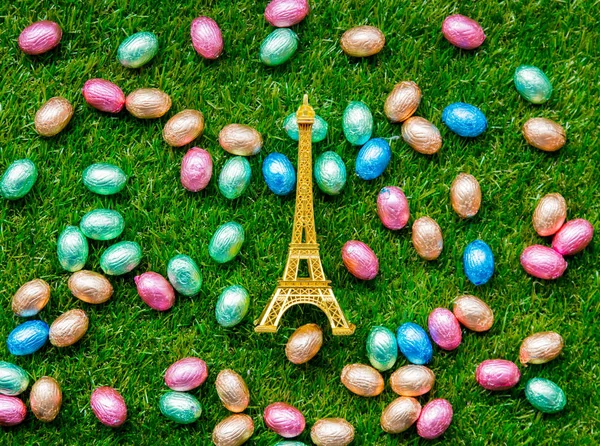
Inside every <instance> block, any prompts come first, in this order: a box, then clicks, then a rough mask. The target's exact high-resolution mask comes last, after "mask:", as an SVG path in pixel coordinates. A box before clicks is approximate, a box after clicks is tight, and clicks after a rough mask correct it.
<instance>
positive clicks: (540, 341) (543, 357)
mask: <svg viewBox="0 0 600 446" xmlns="http://www.w3.org/2000/svg"><path fill="white" fill-rule="evenodd" d="M564 345H565V341H564V340H563V338H562V336H561V335H559V334H558V333H555V332H553V331H543V332H540V333H535V334H532V335H531V336H528V337H527V338H525V340H524V341H523V343H522V344H521V349H520V350H519V361H521V364H523V365H524V366H525V367H527V365H528V364H545V363H546V362H550V361H552V360H553V359H554V358H556V357H557V356H558V355H560V352H562V349H563V347H564Z"/></svg>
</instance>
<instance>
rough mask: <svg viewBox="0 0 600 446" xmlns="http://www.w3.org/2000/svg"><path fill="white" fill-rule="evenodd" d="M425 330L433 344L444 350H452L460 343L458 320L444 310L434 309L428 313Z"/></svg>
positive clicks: (460, 334) (448, 311) (460, 335)
mask: <svg viewBox="0 0 600 446" xmlns="http://www.w3.org/2000/svg"><path fill="white" fill-rule="evenodd" d="M427 328H428V329H429V334H430V335H431V339H433V342H435V343H436V344H437V345H438V346H439V347H440V348H442V349H444V350H454V349H455V348H457V347H458V346H459V345H460V342H461V341H462V332H461V329H460V324H459V322H458V319H456V316H454V313H452V311H450V310H448V309H446V308H436V309H435V310H433V311H432V312H431V313H429V318H428V319H427Z"/></svg>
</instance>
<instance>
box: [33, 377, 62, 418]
mask: <svg viewBox="0 0 600 446" xmlns="http://www.w3.org/2000/svg"><path fill="white" fill-rule="evenodd" d="M29 405H30V406H31V411H32V412H33V414H34V415H35V417H36V418H37V419H38V420H40V421H43V422H44V423H50V422H52V421H54V419H55V418H56V417H57V416H58V413H59V412H60V407H61V405H62V390H61V389H60V384H58V382H57V381H56V380H55V379H54V378H51V377H49V376H42V377H41V378H40V379H38V380H37V381H36V382H35V383H34V384H33V386H32V387H31V393H30V394H29Z"/></svg>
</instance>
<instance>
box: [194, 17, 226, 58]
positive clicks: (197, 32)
mask: <svg viewBox="0 0 600 446" xmlns="http://www.w3.org/2000/svg"><path fill="white" fill-rule="evenodd" d="M190 35H191V37H192V45H193V46H194V49H195V50H196V52H197V53H198V54H200V55H201V56H202V57H204V58H205V59H216V58H218V57H219V56H220V55H221V53H222V52H223V34H221V28H219V25H217V22H215V21H214V20H213V19H211V18H210V17H198V18H195V19H194V20H193V21H192V26H191V28H190Z"/></svg>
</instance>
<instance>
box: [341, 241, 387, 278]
mask: <svg viewBox="0 0 600 446" xmlns="http://www.w3.org/2000/svg"><path fill="white" fill-rule="evenodd" d="M342 261H343V262H344V265H345V266H346V269H347V270H348V272H349V273H350V274H352V275H353V276H354V277H356V278H357V279H360V280H371V279H374V278H375V276H376V275H377V273H378V272H379V260H378V259H377V256H376V255H375V253H374V252H373V250H372V249H371V248H369V246H368V245H367V244H366V243H363V242H361V241H358V240H350V241H348V242H346V243H345V244H344V246H343V247H342Z"/></svg>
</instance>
